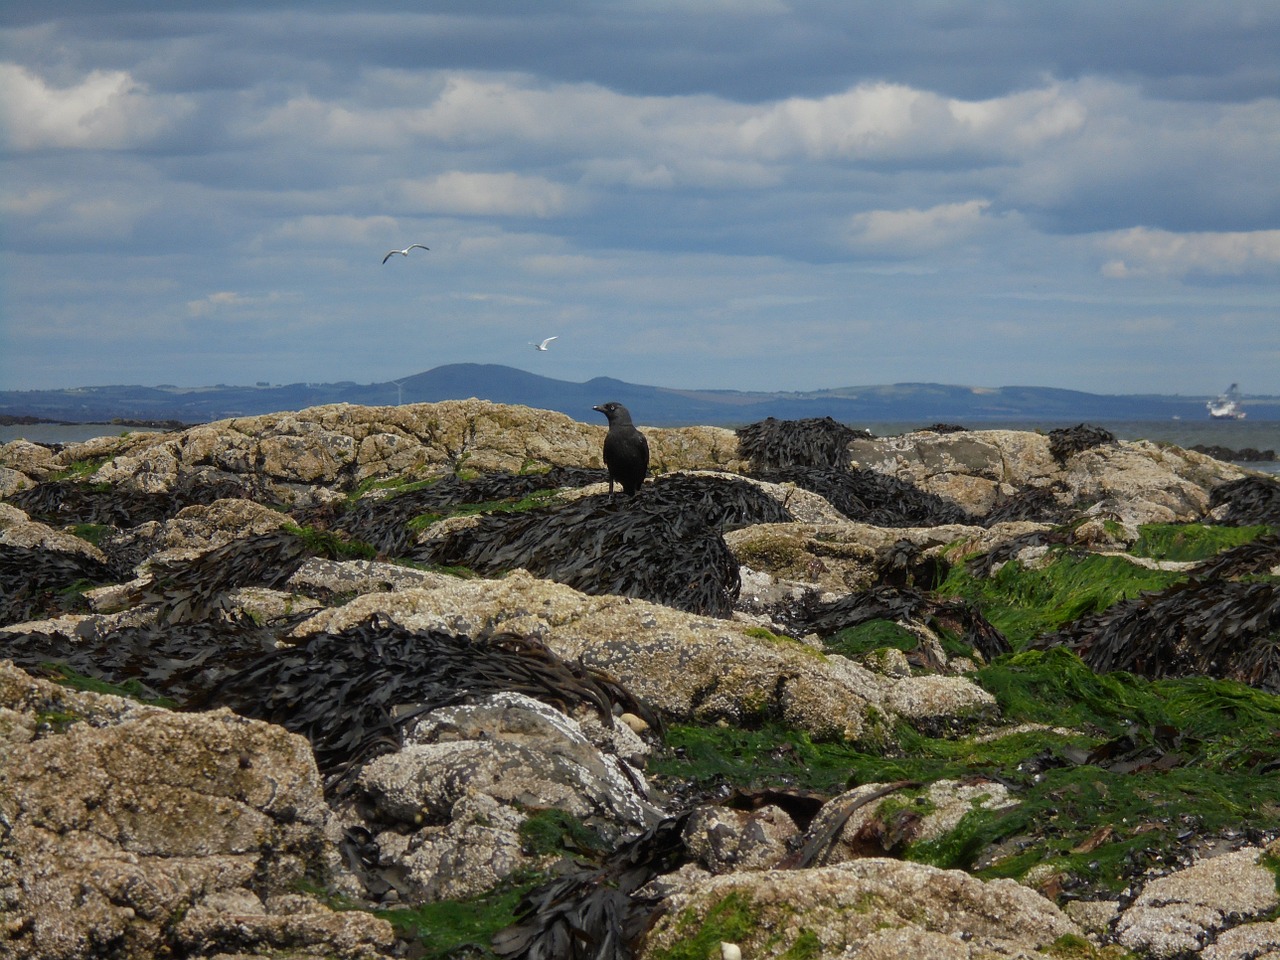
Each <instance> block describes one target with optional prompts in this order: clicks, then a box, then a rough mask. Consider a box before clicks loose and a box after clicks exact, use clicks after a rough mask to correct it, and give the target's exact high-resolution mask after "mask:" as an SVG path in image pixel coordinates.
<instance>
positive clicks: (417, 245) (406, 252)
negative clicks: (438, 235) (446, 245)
mask: <svg viewBox="0 0 1280 960" xmlns="http://www.w3.org/2000/svg"><path fill="white" fill-rule="evenodd" d="M414 249H418V250H430V249H431V248H430V247H424V246H423V245H422V244H420V243H411V244H409V245H408V246H407V247H405V248H404V249H403V250H391V251H389V252H388V253H387V255H386V256H385V257H383V258H382V262H383V263H386V262H387V261H388V260H390V259H391V258H392V257H394V256H395V255H396V254H397V253H398V254H400V256H402V257H407V256H408V255H409V251H410V250H414Z"/></svg>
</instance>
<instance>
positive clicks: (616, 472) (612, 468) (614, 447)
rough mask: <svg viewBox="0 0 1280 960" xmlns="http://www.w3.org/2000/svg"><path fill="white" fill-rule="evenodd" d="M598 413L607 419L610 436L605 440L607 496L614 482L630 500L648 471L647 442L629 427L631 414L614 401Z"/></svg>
mask: <svg viewBox="0 0 1280 960" xmlns="http://www.w3.org/2000/svg"><path fill="white" fill-rule="evenodd" d="M591 409H592V410H599V411H600V412H601V413H603V414H604V415H605V416H606V417H608V418H609V432H608V434H606V435H605V438H604V465H605V466H606V467H608V468H609V492H610V493H613V481H615V480H617V481H618V483H620V484H622V489H623V492H625V493H629V494H631V495H632V496H634V495H635V494H636V492H637V491H638V490H639V489H640V485H641V484H643V483H644V475H645V474H646V473H648V471H649V441H648V440H646V439H645V438H644V434H643V433H641V432H640V431H639V430H637V429H636V428H635V426H634V425H633V424H632V423H631V413H630V411H628V410H627V408H626V407H624V406H623V405H622V404H620V403H618V402H616V401H610V402H609V403H602V404H600V405H599V406H597V407H592V408H591Z"/></svg>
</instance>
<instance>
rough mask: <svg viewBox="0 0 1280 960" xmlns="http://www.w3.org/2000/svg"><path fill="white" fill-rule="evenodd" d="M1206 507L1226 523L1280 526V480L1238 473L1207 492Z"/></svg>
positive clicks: (1221, 521)
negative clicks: (1245, 475) (1237, 477)
mask: <svg viewBox="0 0 1280 960" xmlns="http://www.w3.org/2000/svg"><path fill="white" fill-rule="evenodd" d="M1209 509H1210V510H1211V511H1213V513H1214V516H1215V517H1217V518H1218V522H1219V523H1224V524H1227V525H1228V526H1235V527H1254V526H1262V525H1264V524H1265V525H1267V526H1271V527H1277V528H1280V480H1272V479H1271V478H1270V477H1241V478H1240V479H1239V480H1232V481H1231V482H1230V483H1224V484H1221V485H1219V486H1216V487H1214V488H1213V490H1211V491H1210V493H1209Z"/></svg>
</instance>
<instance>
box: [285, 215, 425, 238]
mask: <svg viewBox="0 0 1280 960" xmlns="http://www.w3.org/2000/svg"><path fill="white" fill-rule="evenodd" d="M401 232H402V231H401V228H400V226H399V221H398V220H396V218H395V217H388V216H375V217H353V216H333V215H325V214H317V215H314V216H303V217H295V218H294V219H292V220H286V221H285V222H284V223H282V224H280V225H279V226H278V227H277V228H276V229H275V231H274V232H273V234H272V238H273V242H274V241H279V240H285V241H289V242H290V243H297V242H302V243H306V244H331V243H332V244H357V245H361V246H363V245H367V244H369V243H381V242H382V241H383V240H384V239H385V240H387V241H389V242H390V241H396V242H398V241H399V238H400V235H401Z"/></svg>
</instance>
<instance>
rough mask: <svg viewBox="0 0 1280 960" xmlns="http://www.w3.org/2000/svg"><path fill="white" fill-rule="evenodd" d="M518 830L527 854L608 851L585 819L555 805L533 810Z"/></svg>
mask: <svg viewBox="0 0 1280 960" xmlns="http://www.w3.org/2000/svg"><path fill="white" fill-rule="evenodd" d="M518 833H519V835H520V840H521V842H522V843H523V845H524V851H525V853H527V854H529V855H531V856H548V855H554V854H587V855H591V856H598V855H600V854H602V853H604V852H606V849H607V844H606V843H605V841H604V839H603V838H602V837H601V836H600V835H599V834H598V833H596V831H594V830H592V829H591V828H590V827H589V826H587V825H586V824H585V823H583V822H582V820H581V818H579V817H575V816H574V815H573V814H571V813H569V812H567V811H565V810H558V809H555V808H549V809H546V810H534V811H529V812H528V815H527V816H526V818H525V820H524V822H523V823H521V824H520V827H519V830H518Z"/></svg>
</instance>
